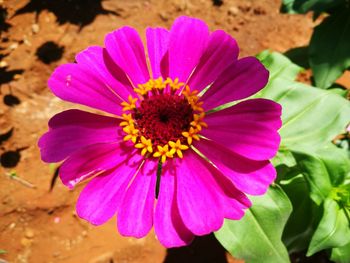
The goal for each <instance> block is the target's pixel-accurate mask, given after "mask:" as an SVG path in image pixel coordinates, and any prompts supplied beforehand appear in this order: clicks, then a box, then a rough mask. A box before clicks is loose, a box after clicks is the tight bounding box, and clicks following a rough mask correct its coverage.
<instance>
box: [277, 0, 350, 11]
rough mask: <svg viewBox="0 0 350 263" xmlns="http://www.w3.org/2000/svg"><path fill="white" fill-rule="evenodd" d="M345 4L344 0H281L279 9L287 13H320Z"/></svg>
mask: <svg viewBox="0 0 350 263" xmlns="http://www.w3.org/2000/svg"><path fill="white" fill-rule="evenodd" d="M344 4H345V0H283V4H282V7H281V11H282V12H284V13H289V14H296V13H298V14H305V13H307V12H308V11H315V12H317V13H322V12H325V11H331V10H333V9H334V8H336V7H339V6H342V5H344Z"/></svg>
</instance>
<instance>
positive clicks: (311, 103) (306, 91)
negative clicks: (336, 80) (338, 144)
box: [256, 53, 350, 152]
mask: <svg viewBox="0 0 350 263" xmlns="http://www.w3.org/2000/svg"><path fill="white" fill-rule="evenodd" d="M280 56H282V55H281V54H279V55H277V54H276V53H272V54H270V55H266V54H265V57H264V58H263V59H262V63H264V64H265V66H266V67H267V68H268V69H269V70H270V72H271V77H270V80H269V83H268V85H267V87H265V88H264V89H263V90H262V91H261V92H259V93H258V94H257V95H256V97H263V98H268V99H272V100H274V101H276V102H278V103H280V104H281V105H282V108H283V112H282V121H283V126H282V128H281V129H280V134H281V136H282V141H281V148H282V149H288V150H293V151H301V152H313V151H316V150H317V149H319V148H323V147H324V146H325V145H326V144H328V143H329V142H330V141H331V140H332V139H333V138H334V137H335V136H336V135H338V134H339V133H341V132H343V131H344V130H345V127H346V125H347V123H348V122H349V119H350V117H349V116H350V103H349V101H347V100H346V99H344V98H343V97H341V96H339V95H338V94H334V93H333V92H330V91H327V90H321V89H318V88H314V87H311V86H309V85H305V84H302V83H299V82H296V81H293V80H292V78H293V77H294V76H295V70H294V69H292V68H291V67H288V66H287V65H288V63H289V64H292V63H291V62H290V60H289V59H287V58H286V57H284V62H283V65H282V66H281V67H283V68H285V69H288V70H284V71H282V72H281V73H278V71H276V67H275V66H274V63H277V61H278V60H279V57H280ZM271 61H272V62H271ZM292 65H293V64H292Z"/></svg>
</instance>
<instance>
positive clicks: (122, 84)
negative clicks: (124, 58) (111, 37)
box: [75, 46, 133, 100]
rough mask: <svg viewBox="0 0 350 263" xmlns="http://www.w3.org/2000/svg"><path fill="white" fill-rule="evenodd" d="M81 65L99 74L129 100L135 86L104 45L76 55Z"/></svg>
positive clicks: (123, 97)
mask: <svg viewBox="0 0 350 263" xmlns="http://www.w3.org/2000/svg"><path fill="white" fill-rule="evenodd" d="M75 59H76V61H77V62H78V64H79V65H81V66H83V67H85V68H86V69H88V70H90V72H91V73H92V74H95V75H96V76H98V77H99V78H100V79H101V81H102V82H104V83H105V84H106V86H108V88H109V89H110V90H112V91H113V92H114V93H115V94H116V95H117V96H119V97H120V98H121V99H123V100H127V98H128V96H129V94H130V93H133V88H132V86H131V83H130V81H129V80H128V78H127V76H126V75H125V73H124V71H123V70H122V69H121V68H119V67H118V66H117V65H116V64H115V63H114V62H113V60H112V58H111V57H110V56H109V54H108V53H107V50H106V49H105V48H102V47H98V46H92V47H89V48H88V49H86V50H84V51H82V52H80V53H79V54H78V55H77V56H76V58H75Z"/></svg>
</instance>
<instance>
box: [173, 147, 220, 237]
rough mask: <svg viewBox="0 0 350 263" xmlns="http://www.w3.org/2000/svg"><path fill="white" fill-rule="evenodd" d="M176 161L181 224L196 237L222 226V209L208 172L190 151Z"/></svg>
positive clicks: (213, 182)
mask: <svg viewBox="0 0 350 263" xmlns="http://www.w3.org/2000/svg"><path fill="white" fill-rule="evenodd" d="M176 161H177V164H178V168H177V174H176V196H177V205H178V208H179V212H180V215H181V218H182V220H183V222H184V224H185V225H186V227H187V228H188V229H189V230H190V231H191V232H192V233H194V234H195V235H206V234H208V233H210V232H213V231H216V230H218V229H219V228H220V227H221V226H222V223H223V219H224V211H223V210H224V208H223V207H222V202H221V200H220V199H221V198H220V196H219V193H218V192H219V191H220V190H218V187H217V186H216V182H215V180H214V179H213V177H212V174H211V171H209V170H208V168H207V167H205V166H204V165H203V163H202V162H201V160H200V157H199V156H197V154H195V153H193V152H192V151H187V152H186V155H185V156H184V158H183V159H178V160H176Z"/></svg>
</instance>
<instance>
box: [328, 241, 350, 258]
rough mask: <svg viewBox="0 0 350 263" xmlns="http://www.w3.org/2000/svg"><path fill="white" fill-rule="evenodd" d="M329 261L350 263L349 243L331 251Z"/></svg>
mask: <svg viewBox="0 0 350 263" xmlns="http://www.w3.org/2000/svg"><path fill="white" fill-rule="evenodd" d="M331 260H333V261H334V262H337V263H349V262H350V242H349V243H347V244H346V245H345V246H342V247H336V248H333V249H332V254H331Z"/></svg>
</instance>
